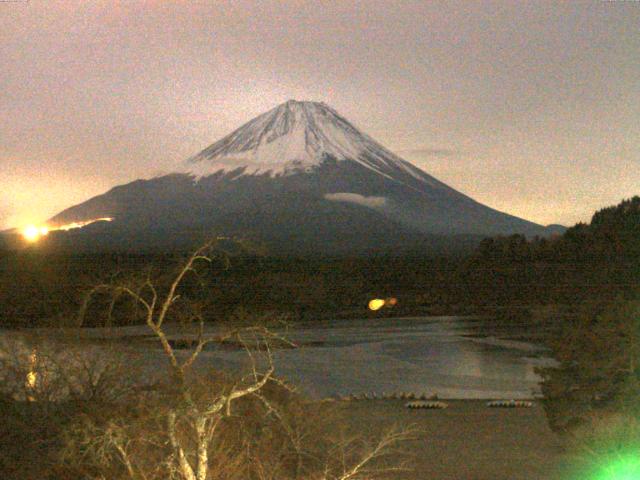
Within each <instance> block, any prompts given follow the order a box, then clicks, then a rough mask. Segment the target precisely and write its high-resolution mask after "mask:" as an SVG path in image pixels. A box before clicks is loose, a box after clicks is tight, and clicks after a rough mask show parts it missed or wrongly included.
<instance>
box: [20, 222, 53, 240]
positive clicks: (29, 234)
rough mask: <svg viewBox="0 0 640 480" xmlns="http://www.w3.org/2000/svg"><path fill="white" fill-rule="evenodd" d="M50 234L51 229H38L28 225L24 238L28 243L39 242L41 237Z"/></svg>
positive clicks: (23, 233)
mask: <svg viewBox="0 0 640 480" xmlns="http://www.w3.org/2000/svg"><path fill="white" fill-rule="evenodd" d="M48 233H49V229H48V228H47V227H36V226H35V225H28V226H27V227H25V228H24V229H23V230H22V236H23V237H24V238H25V240H26V241H27V242H37V241H38V240H39V239H40V237H42V236H43V235H47V234H48Z"/></svg>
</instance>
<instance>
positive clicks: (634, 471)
mask: <svg viewBox="0 0 640 480" xmlns="http://www.w3.org/2000/svg"><path fill="white" fill-rule="evenodd" d="M591 480H640V452H634V453H633V454H628V455H624V456H621V457H618V458H616V459H615V460H613V461H610V462H607V463H606V464H604V465H602V466H600V468H598V470H597V472H596V475H595V476H594V477H593V478H592V479H591Z"/></svg>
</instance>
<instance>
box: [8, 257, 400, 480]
mask: <svg viewBox="0 0 640 480" xmlns="http://www.w3.org/2000/svg"><path fill="white" fill-rule="evenodd" d="M212 261H213V258H212V256H211V254H210V246H206V247H203V248H201V249H200V250H198V251H196V252H195V253H194V254H193V255H192V256H191V257H189V259H188V260H187V261H186V262H185V263H184V264H183V265H182V266H181V267H180V269H179V270H178V271H177V272H176V274H175V275H174V276H173V277H172V279H171V281H170V282H169V283H168V284H167V285H166V286H163V285H161V284H158V283H156V282H155V280H154V279H153V278H152V277H151V276H145V277H142V278H141V279H136V278H128V279H126V280H120V281H119V282H117V283H103V284H98V285H96V286H94V288H93V289H92V290H91V291H90V292H89V293H88V294H87V295H86V297H85V299H84V302H83V304H82V308H81V309H80V314H79V316H78V321H79V323H80V324H81V323H82V322H83V321H84V320H85V319H86V318H88V315H89V313H90V311H91V307H92V306H94V304H95V303H97V306H98V307H101V306H102V305H103V302H101V301H100V299H99V298H97V297H99V296H100V295H107V296H108V297H109V298H110V299H111V301H112V303H111V304H110V307H112V306H113V305H114V303H115V302H117V301H119V300H120V299H121V298H122V297H125V298H126V299H127V300H128V301H129V302H131V303H132V304H133V306H134V307H139V308H140V309H141V312H140V314H141V317H142V319H143V321H144V323H145V325H146V326H147V328H148V329H149V331H150V332H152V334H153V335H154V336H155V337H156V340H157V341H158V343H159V346H160V348H161V352H162V357H164V358H163V365H164V367H163V366H160V368H158V366H157V365H153V368H152V369H151V371H149V370H148V369H147V370H145V369H144V368H143V367H142V366H141V365H140V366H138V368H136V355H135V353H134V352H131V351H129V350H127V349H126V347H125V346H123V345H118V344H117V343H113V344H102V345H100V346H99V347H98V348H96V347H95V346H94V345H92V344H91V342H88V341H87V340H86V339H84V341H83V338H82V337H83V335H82V330H81V329H80V330H79V329H73V330H72V331H71V332H72V333H71V334H69V335H66V336H65V335H63V336H60V335H57V336H56V333H55V331H50V332H48V333H47V335H46V337H40V336H38V335H37V334H32V335H29V336H20V335H17V334H16V335H13V336H12V335H6V336H5V337H4V338H2V339H0V340H1V342H2V345H1V347H2V348H0V380H1V382H0V406H1V407H2V409H3V411H4V413H5V416H6V417H7V421H5V422H4V423H3V425H2V427H1V430H0V442H2V445H1V446H2V449H1V450H0V473H1V474H2V478H20V479H25V478H34V479H35V478H39V479H44V478H51V479H65V478H69V479H71V478H73V479H78V478H81V479H105V478H109V479H128V480H138V479H141V480H142V479H144V480H147V479H149V480H150V479H181V480H210V479H229V480H234V479H283V480H286V479H291V480H294V479H317V480H348V479H353V480H355V479H364V478H368V479H370V478H388V476H389V475H390V474H392V473H397V472H399V471H403V470H404V468H405V467H404V464H403V463H402V461H401V459H399V457H398V455H397V452H396V451H395V448H396V446H397V444H398V443H400V442H402V441H404V440H406V439H408V438H410V437H411V431H410V430H409V429H403V430H390V431H387V432H386V433H384V434H382V435H381V436H380V437H379V438H378V439H377V440H372V439H365V438H361V437H359V436H356V437H353V436H352V437H347V436H346V435H344V429H343V428H342V427H341V422H340V421H339V417H337V416H335V415H332V409H331V407H330V406H329V405H326V404H321V403H320V404H319V403H310V402H308V401H305V399H304V398H302V397H301V396H300V395H298V394H297V393H296V391H295V389H294V388H293V387H290V386H289V385H287V384H286V383H285V382H283V381H282V380H281V379H279V378H278V377H277V376H276V374H275V369H274V366H273V363H272V357H271V346H270V345H271V342H272V341H274V340H277V341H280V342H283V341H284V342H286V339H285V338H281V337H279V336H276V335H275V334H273V333H272V332H271V331H270V330H269V328H268V326H266V325H258V324H255V323H254V324H252V325H250V326H242V325H226V326H223V327H222V328H221V329H220V333H218V334H216V335H214V336H211V335H208V336H206V335H205V333H204V320H205V317H204V316H203V315H202V311H201V310H200V306H201V305H202V303H201V302H198V300H197V298H196V297H197V295H194V292H193V290H195V289H194V288H193V286H192V288H191V291H189V290H190V289H189V288H188V286H187V285H186V284H187V280H188V279H189V278H192V279H193V278H195V280H196V281H197V279H198V278H199V275H198V266H199V264H202V263H204V264H208V263H211V262H212ZM196 283H198V282H196ZM183 287H185V288H183ZM134 312H135V310H134ZM115 313H116V311H115V309H112V308H109V309H108V318H111V315H112V314H115ZM120 313H122V311H121V312H120ZM169 323H173V324H174V325H176V324H177V325H179V326H180V327H182V329H183V333H184V334H192V335H193V338H194V341H193V342H192V344H191V345H190V348H188V349H181V350H179V351H178V350H176V349H175V348H174V346H173V345H172V343H171V342H170V340H169V337H168V336H167V333H166V330H165V329H166V326H167V324H169ZM230 339H232V340H234V341H237V342H238V343H239V344H241V345H244V346H245V349H246V353H247V368H246V371H245V372H243V373H242V374H240V375H230V374H226V373H225V372H223V371H221V370H212V371H209V370H208V369H205V368H204V367H200V368H196V367H195V364H196V363H197V361H198V358H199V356H200V355H201V353H202V351H203V349H204V347H205V345H207V344H208V343H213V342H224V341H228V340H230ZM147 353H149V352H147ZM139 358H140V356H139V355H138V359H139ZM7 414H8V415H7ZM392 451H393V453H395V454H396V455H394V456H393V457H392V458H391V457H390V456H389V453H391V452H392Z"/></svg>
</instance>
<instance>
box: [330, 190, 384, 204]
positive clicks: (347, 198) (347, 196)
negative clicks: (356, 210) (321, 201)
mask: <svg viewBox="0 0 640 480" xmlns="http://www.w3.org/2000/svg"><path fill="white" fill-rule="evenodd" d="M324 198H326V199H327V200H330V201H332V202H348V203H356V204H358V205H362V206H364V207H369V208H378V207H383V206H384V205H386V203H387V199H386V198H385V197H373V196H372V197H365V196H364V195H360V194H358V193H349V192H338V193H327V194H325V196H324Z"/></svg>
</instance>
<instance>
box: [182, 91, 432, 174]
mask: <svg viewBox="0 0 640 480" xmlns="http://www.w3.org/2000/svg"><path fill="white" fill-rule="evenodd" d="M326 159H333V160H337V161H342V160H352V161H355V162H358V163H360V164H361V165H362V166H364V167H366V168H368V169H370V170H373V171H374V172H377V173H379V174H380V175H384V176H386V177H392V176H393V172H394V171H395V170H398V169H400V170H404V171H406V172H408V173H411V174H412V175H417V176H418V177H419V176H420V175H419V172H417V171H416V169H415V167H413V165H411V164H410V163H408V162H406V161H404V160H402V159H401V158H399V157H397V156H396V155H394V154H393V153H391V152H390V151H389V150H387V149H386V148H385V147H383V146H382V145H380V144H379V143H378V142H376V141H375V140H373V139H372V138H371V137H369V136H368V135H366V134H364V133H362V132H361V131H360V130H358V129H357V128H356V127H354V126H353V125H352V124H351V123H350V122H349V121H348V120H346V119H345V118H344V117H342V116H340V115H339V114H338V113H337V112H336V111H335V110H334V109H333V108H331V107H329V106H328V105H327V104H325V103H324V102H308V101H302V102H301V101H297V100H289V101H287V102H285V103H283V104H281V105H279V106H277V107H276V108H274V109H272V110H269V111H268V112H266V113H263V114H262V115H260V116H258V117H256V118H254V119H253V120H251V121H250V122H248V123H246V124H244V125H243V126H242V127H240V128H238V129H237V130H235V131H234V132H232V133H231V134H229V135H227V136H226V137H224V138H222V139H221V140H218V141H217V142H215V143H214V144H212V145H211V146H209V147H207V148H206V149H204V150H203V151H202V152H200V153H199V154H197V155H195V156H194V157H192V158H190V159H189V160H187V164H188V170H189V171H191V172H193V173H195V174H196V175H198V176H206V175H208V174H211V173H214V172H216V171H218V170H220V169H224V170H233V169H236V168H240V167H246V170H245V172H244V173H245V174H254V173H270V174H272V175H282V174H284V175H286V174H290V173H294V172H300V171H310V170H312V169H313V168H314V167H317V166H319V165H320V164H321V163H322V162H323V160H326Z"/></svg>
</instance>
